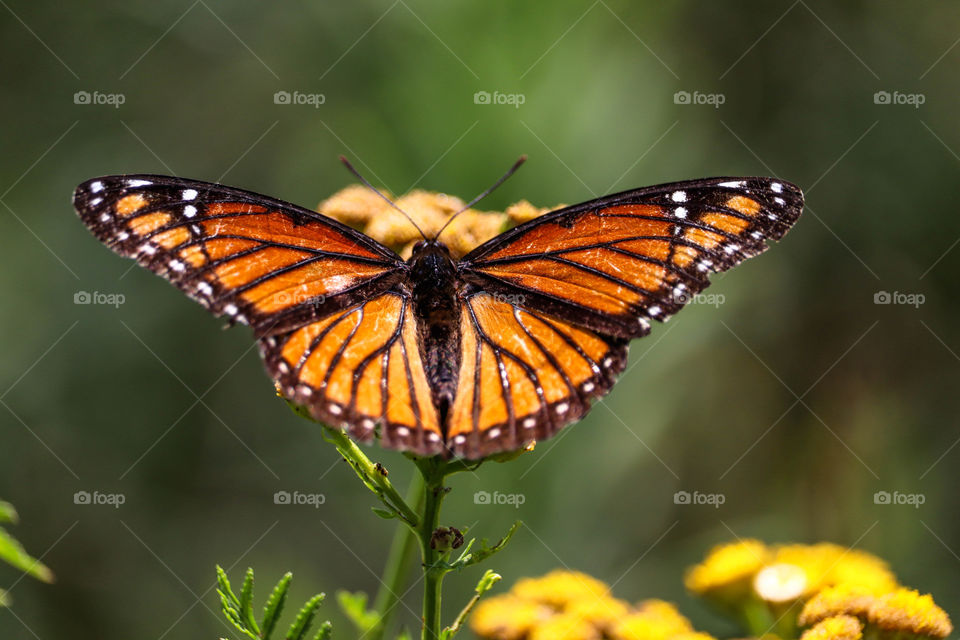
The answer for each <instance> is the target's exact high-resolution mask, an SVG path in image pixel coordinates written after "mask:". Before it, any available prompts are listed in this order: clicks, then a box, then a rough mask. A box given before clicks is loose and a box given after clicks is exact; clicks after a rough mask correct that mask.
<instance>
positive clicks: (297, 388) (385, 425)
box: [260, 292, 445, 455]
mask: <svg viewBox="0 0 960 640" xmlns="http://www.w3.org/2000/svg"><path fill="white" fill-rule="evenodd" d="M416 336H417V319H416V318H415V317H414V313H413V311H412V310H411V308H410V300H409V298H408V297H407V296H406V295H404V294H401V293H398V292H388V293H384V294H382V295H379V296H377V297H375V298H373V299H371V300H368V301H365V302H362V303H359V304H357V305H354V306H351V307H348V308H346V309H344V310H342V311H340V312H337V313H334V314H332V315H329V316H327V317H326V318H323V319H321V320H316V321H314V322H311V323H309V324H306V325H304V326H303V327H300V328H299V329H296V330H294V331H292V332H290V333H287V334H284V335H280V336H268V337H265V338H261V340H260V351H261V354H262V356H263V359H264V361H265V362H266V365H267V370H268V371H269V373H270V375H271V376H273V378H274V379H275V380H276V381H277V383H278V385H279V388H280V391H281V392H282V393H283V395H284V396H286V397H287V398H289V399H290V400H292V401H293V402H294V403H296V404H298V405H301V406H304V407H307V408H308V409H309V410H310V413H311V415H312V416H313V417H314V418H315V419H316V420H319V421H320V422H322V423H324V424H327V425H331V426H336V427H343V428H345V429H347V431H348V432H349V433H350V435H351V436H353V437H354V438H355V439H357V440H359V441H361V442H370V441H371V440H373V438H374V435H375V432H376V428H377V427H378V426H379V427H380V434H379V435H380V442H381V444H382V445H383V446H385V447H389V448H391V449H400V450H404V451H414V452H416V453H417V454H418V455H436V454H438V453H442V452H443V451H444V448H445V445H444V442H443V438H442V431H441V428H440V424H439V422H438V418H437V412H436V409H435V408H434V406H433V403H432V401H431V396H430V388H429V383H428V380H427V373H426V371H425V368H424V362H423V357H422V354H421V351H420V347H419V345H418V344H417V338H416Z"/></svg>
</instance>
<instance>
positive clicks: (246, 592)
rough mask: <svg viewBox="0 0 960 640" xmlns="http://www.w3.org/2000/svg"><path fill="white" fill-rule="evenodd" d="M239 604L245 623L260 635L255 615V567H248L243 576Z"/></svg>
mask: <svg viewBox="0 0 960 640" xmlns="http://www.w3.org/2000/svg"><path fill="white" fill-rule="evenodd" d="M237 605H238V607H239V610H240V617H241V618H242V619H243V621H244V623H245V624H246V625H247V627H248V628H249V629H251V630H252V631H254V632H255V633H256V634H257V635H259V634H260V627H259V626H257V618H256V616H254V615H253V567H248V568H247V573H246V575H244V577H243V588H241V589H240V600H239V602H238V603H237Z"/></svg>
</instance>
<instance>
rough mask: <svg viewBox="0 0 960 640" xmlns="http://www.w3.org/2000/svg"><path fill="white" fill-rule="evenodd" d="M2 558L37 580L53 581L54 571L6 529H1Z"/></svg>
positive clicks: (0, 557)
mask: <svg viewBox="0 0 960 640" xmlns="http://www.w3.org/2000/svg"><path fill="white" fill-rule="evenodd" d="M0 560H3V561H4V562H6V563H7V564H9V565H11V566H13V567H15V568H17V569H20V570H21V571H23V572H24V573H27V574H29V575H31V576H33V577H34V578H36V579H37V580H42V581H43V582H53V572H52V571H50V569H49V568H48V567H47V566H46V565H45V564H43V563H42V562H40V561H39V560H36V559H34V558H32V557H31V556H30V554H28V553H27V550H26V549H24V548H23V546H22V545H21V544H20V543H19V542H17V541H16V540H15V539H14V538H13V536H11V535H10V534H9V533H7V532H6V530H4V529H0Z"/></svg>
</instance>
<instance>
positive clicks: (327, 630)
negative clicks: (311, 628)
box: [313, 620, 333, 640]
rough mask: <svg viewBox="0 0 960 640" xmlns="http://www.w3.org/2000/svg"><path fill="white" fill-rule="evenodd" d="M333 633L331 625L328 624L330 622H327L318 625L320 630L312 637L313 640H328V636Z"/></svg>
mask: <svg viewBox="0 0 960 640" xmlns="http://www.w3.org/2000/svg"><path fill="white" fill-rule="evenodd" d="M332 633H333V625H332V624H330V621H329V620H327V621H325V622H324V623H323V624H321V625H320V629H319V630H317V635H315V636H313V640H330V635H331V634H332Z"/></svg>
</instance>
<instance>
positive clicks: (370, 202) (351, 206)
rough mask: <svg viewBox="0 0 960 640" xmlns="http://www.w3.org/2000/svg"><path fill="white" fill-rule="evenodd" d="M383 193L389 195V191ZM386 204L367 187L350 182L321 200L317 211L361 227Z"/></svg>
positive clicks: (352, 225)
mask: <svg viewBox="0 0 960 640" xmlns="http://www.w3.org/2000/svg"><path fill="white" fill-rule="evenodd" d="M384 195H385V196H387V197H388V198H389V197H390V194H389V193H384ZM388 206H389V205H387V203H386V202H384V201H383V199H382V198H381V197H380V196H378V195H377V194H375V193H374V192H373V191H371V190H370V189H369V188H368V187H365V186H363V185H361V184H352V185H350V186H349V187H346V188H344V189H341V190H340V191H338V192H336V193H335V194H333V195H332V196H330V197H329V198H327V199H326V200H324V201H323V202H321V203H320V206H318V207H317V211H319V212H320V213H322V214H324V215H326V216H330V217H331V218H335V219H336V220H339V221H340V222H342V223H344V224H348V225H350V226H351V227H362V226H364V225H366V224H367V223H368V222H369V221H370V219H371V218H373V216H374V215H376V214H377V213H379V211H380V210H381V209H383V208H384V207H388ZM408 224H409V223H408Z"/></svg>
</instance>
